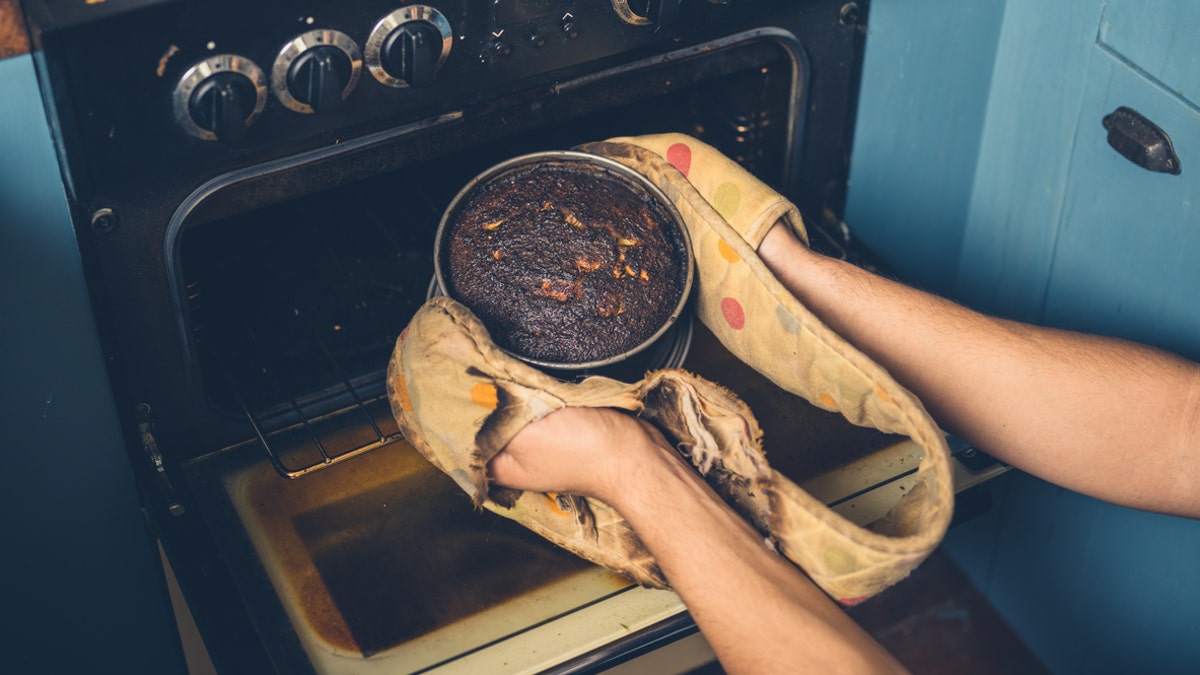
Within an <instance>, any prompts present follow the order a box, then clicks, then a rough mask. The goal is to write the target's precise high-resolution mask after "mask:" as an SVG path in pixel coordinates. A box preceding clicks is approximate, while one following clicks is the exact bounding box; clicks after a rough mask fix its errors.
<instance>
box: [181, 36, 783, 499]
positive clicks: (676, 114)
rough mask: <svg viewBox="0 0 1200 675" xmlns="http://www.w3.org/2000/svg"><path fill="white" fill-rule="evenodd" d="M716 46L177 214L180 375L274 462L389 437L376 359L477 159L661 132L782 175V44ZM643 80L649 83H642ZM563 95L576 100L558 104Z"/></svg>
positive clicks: (416, 292) (382, 356)
mask: <svg viewBox="0 0 1200 675" xmlns="http://www.w3.org/2000/svg"><path fill="white" fill-rule="evenodd" d="M730 51H731V52H732V53H733V56H734V57H735V58H733V59H726V60H724V61H723V62H722V65H723V66H724V67H725V68H728V67H729V61H733V62H734V63H736V64H738V66H739V67H737V69H736V72H732V73H730V72H725V73H724V74H721V73H720V72H719V71H718V72H716V73H714V72H709V69H708V68H705V67H701V68H695V67H694V66H696V65H697V64H703V63H706V62H709V61H711V59H709V60H707V61H706V60H692V61H690V62H688V63H687V64H672V65H670V66H666V67H663V68H656V69H650V70H647V71H645V72H641V73H638V74H637V75H636V76H623V77H622V78H621V80H620V83H619V84H615V85H614V84H609V85H607V87H608V88H603V87H601V88H598V90H597V91H589V92H586V93H585V94H583V95H581V96H578V97H572V96H563V97H559V98H560V99H564V100H559V101H557V103H558V104H559V107H560V108H562V109H564V110H562V112H557V111H556V112H555V113H553V114H550V115H548V116H550V117H554V118H555V119H552V120H550V121H548V122H547V123H545V124H539V125H538V126H536V127H535V128H533V129H530V130H522V129H521V127H522V126H523V125H528V124H529V120H528V119H525V120H524V121H518V120H517V119H514V118H517V117H524V116H517V115H506V114H505V112H504V111H502V110H501V111H498V112H493V113H491V114H490V115H488V116H486V117H485V118H484V120H483V121H482V122H476V125H477V126H478V125H480V124H482V125H483V126H486V127H487V128H488V130H489V132H490V133H489V134H488V136H489V140H488V141H486V142H482V143H477V144H473V145H471V146H470V147H468V148H465V149H463V150H461V151H458V152H454V153H453V154H448V155H446V156H442V157H438V158H435V159H432V160H430V161H427V162H423V163H421V164H418V165H415V166H407V167H404V168H401V169H399V170H397V171H392V172H388V173H383V174H379V175H374V176H370V177H368V178H366V179H363V180H358V181H354V182H351V183H349V184H345V185H340V186H337V187H333V188H330V189H327V190H324V191H320V192H317V193H313V194H301V195H298V196H295V197H292V198H289V199H285V200H282V201H278V202H277V203H274V204H271V205H269V206H266V207H263V208H258V209H254V210H251V211H246V212H236V213H233V214H232V215H228V216H225V217H221V218H218V219H215V220H212V221H210V222H203V223H197V222H191V221H185V223H184V226H183V228H182V233H181V235H180V237H179V243H178V249H177V250H178V260H179V271H180V276H181V278H182V282H181V283H180V285H179V288H181V289H182V290H183V292H184V295H185V298H184V299H183V300H181V301H180V303H179V304H180V306H181V307H182V308H183V310H184V314H185V325H186V327H187V331H188V338H189V343H190V344H191V346H192V348H191V349H190V350H189V354H190V356H191V358H192V359H193V364H192V365H193V367H192V369H191V371H192V373H193V376H194V377H193V382H194V387H195V389H196V390H197V391H199V392H202V398H203V399H204V400H205V401H207V402H208V404H209V405H210V406H211V407H212V408H213V409H214V410H216V411H219V412H220V413H221V414H223V415H225V416H229V417H234V418H238V419H245V420H246V421H247V422H249V423H250V424H251V426H252V428H253V429H254V431H255V436H256V439H257V440H258V442H259V443H260V444H262V445H263V446H264V447H265V448H267V450H268V452H269V454H270V456H271V457H272V459H273V460H274V461H275V462H276V464H277V468H279V469H280V470H281V472H284V473H285V474H287V475H292V476H295V475H302V474H303V473H307V472H308V471H311V470H314V469H315V468H317V467H320V466H324V465H325V464H326V463H327V462H328V461H329V460H336V459H338V458H348V457H349V456H353V455H355V454H357V453H359V452H362V451H364V450H366V449H372V448H375V447H378V446H379V445H381V444H382V443H384V442H386V441H388V440H390V439H392V438H393V437H394V436H395V433H396V430H395V426H394V424H392V423H391V422H390V412H389V411H388V410H387V406H386V402H380V399H379V396H380V394H381V393H382V386H383V379H382V371H381V367H382V366H384V365H385V364H386V363H387V359H388V356H389V355H390V352H391V348H392V345H393V343H394V341H395V339H396V336H397V335H399V333H400V331H401V330H403V328H404V326H405V325H406V324H407V322H408V320H409V318H410V317H411V316H412V315H413V313H414V312H415V311H416V309H417V308H418V307H420V305H421V304H422V303H423V302H424V300H425V299H426V296H427V294H428V293H429V292H430V288H431V281H432V280H433V274H434V272H433V260H432V250H433V240H434V234H435V232H436V229H437V225H438V221H439V219H440V217H441V214H442V212H443V210H444V209H445V208H446V206H447V204H448V203H449V202H450V200H451V199H452V198H453V196H454V195H455V194H456V193H457V192H458V190H460V189H461V188H462V186H464V185H465V184H466V183H467V182H468V181H470V180H471V179H472V178H473V177H474V176H475V175H477V174H478V173H480V172H481V171H483V170H484V169H486V168H488V167H489V166H491V165H493V164H496V163H498V162H500V161H502V160H505V159H509V158H511V157H513V156H515V155H517V154H523V153H527V152H535V151H540V150H553V149H567V148H570V147H572V146H574V145H577V144H579V143H583V142H587V141H594V140H600V139H604V138H609V137H612V136H618V135H638V134H647V133H662V132H669V131H677V132H684V133H688V134H691V135H694V136H697V137H699V138H701V139H703V140H706V141H708V142H709V143H711V144H713V145H715V146H716V147H718V148H720V149H722V150H723V151H725V152H726V153H727V154H729V155H730V156H732V157H735V158H737V159H739V161H741V162H742V163H743V164H744V165H745V166H747V167H748V168H750V169H751V170H752V171H754V172H755V173H756V174H757V175H758V176H760V177H761V178H762V179H763V180H765V181H767V182H768V183H772V184H774V185H776V186H778V187H779V188H780V189H783V186H782V182H783V181H784V180H785V175H786V171H787V166H786V161H787V157H788V154H789V153H788V147H789V142H790V138H789V137H788V126H789V122H790V117H791V116H792V114H793V108H792V106H793V97H792V91H793V87H794V84H795V78H796V77H797V73H796V66H795V63H794V60H793V57H792V56H791V55H790V54H789V53H788V52H787V51H786V50H784V49H782V48H781V47H779V46H778V45H775V44H774V43H772V42H770V41H765V42H760V43H754V44H752V45H750V46H743V47H740V48H734V49H731V50H730ZM664 71H665V72H664ZM650 83H656V84H653V85H651V84H650ZM664 83H665V84H664ZM649 86H655V87H656V88H657V89H658V91H653V92H647V91H644V90H642V88H643V87H649ZM572 108H578V109H584V110H587V111H588V112H586V113H583V114H575V115H571V114H570V112H571V109H572ZM463 135H468V136H469V135H470V132H469V131H465V132H464V133H463ZM220 198H221V194H220V193H218V194H217V195H215V196H214V197H212V198H210V200H214V201H215V200H219V199H220ZM202 206H203V207H204V208H203V209H198V211H205V210H207V211H225V210H229V209H228V208H222V206H220V205H213V204H203V205H202ZM640 356H641V358H635V359H633V360H631V361H628V362H625V363H622V364H619V365H617V366H611V367H609V368H607V369H601V370H599V371H595V373H598V374H604V375H609V376H613V377H617V378H618V379H628V378H631V377H632V378H634V379H638V378H640V377H641V374H642V373H643V372H644V371H645V370H646V369H648V368H651V367H654V366H655V365H656V364H655V363H654V361H655V359H656V358H658V357H659V356H660V355H658V354H656V353H654V352H653V351H648V352H645V353H643V354H642V355H640ZM595 373H588V374H595Z"/></svg>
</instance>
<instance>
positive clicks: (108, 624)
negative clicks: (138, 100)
mask: <svg viewBox="0 0 1200 675" xmlns="http://www.w3.org/2000/svg"><path fill="white" fill-rule="evenodd" d="M0 91H2V92H4V94H3V96H0V157H3V160H0V209H2V211H0V325H2V326H3V328H2V329H0V428H2V429H4V447H3V463H4V469H3V475H4V478H3V484H4V488H3V491H2V494H3V496H2V497H0V507H2V510H3V513H4V514H5V523H6V524H5V526H4V545H3V548H4V554H3V555H0V578H3V579H5V588H6V591H5V594H4V612H5V615H6V616H5V620H4V628H3V631H4V643H5V644H6V645H10V647H9V648H8V649H6V650H5V652H6V653H5V655H4V661H3V664H4V665H3V668H4V670H6V671H8V672H48V671H55V672H106V671H112V672H116V671H120V672H144V673H167V674H169V673H183V672H185V668H184V662H183V657H182V653H181V651H180V649H179V646H178V645H179V639H178V637H177V634H176V631H175V623H174V619H173V617H172V614H171V609H170V605H169V600H168V597H167V593H166V585H165V582H164V579H163V571H162V568H161V566H160V564H159V562H158V555H157V553H156V551H155V548H154V543H153V539H152V537H151V536H150V533H149V532H148V530H147V527H146V524H145V520H144V519H143V517H142V514H141V511H140V505H139V502H138V498H137V491H136V488H135V486H134V480H133V474H132V471H131V470H130V465H129V459H128V456H127V454H126V452H125V450H124V448H123V443H122V438H121V433H120V430H119V428H118V425H117V422H116V415H115V410H114V404H113V400H112V394H111V393H110V389H109V385H108V378H107V374H106V373H105V371H104V360H103V357H102V355H101V352H100V346H99V340H98V337H97V335H96V329H95V325H94V323H93V319H92V312H91V305H90V302H89V300H88V294H87V290H86V288H85V286H84V282H83V272H82V269H81V267H80V261H79V251H78V249H77V247H76V243H75V235H74V231H73V229H72V226H71V220H70V217H69V215H68V207H67V201H66V195H65V194H64V193H63V185H62V178H61V176H60V174H59V170H58V164H57V161H56V159H55V154H54V151H53V147H52V144H51V140H50V132H49V129H48V127H47V123H46V117H45V113H44V112H43V108H42V103H41V98H40V95H39V93H38V87H37V79H36V77H35V75H34V69H33V62H32V57H31V56H28V55H25V56H19V57H15V58H10V59H6V60H0Z"/></svg>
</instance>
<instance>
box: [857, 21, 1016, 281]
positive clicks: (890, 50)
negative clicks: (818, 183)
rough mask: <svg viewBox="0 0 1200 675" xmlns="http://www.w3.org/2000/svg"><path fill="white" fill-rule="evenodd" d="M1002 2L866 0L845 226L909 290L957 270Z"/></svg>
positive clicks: (949, 277)
mask: <svg viewBox="0 0 1200 675" xmlns="http://www.w3.org/2000/svg"><path fill="white" fill-rule="evenodd" d="M1003 10H1004V0H972V1H971V2H955V1H953V0H936V1H928V0H927V1H924V2H908V1H904V0H875V1H874V2H872V3H871V13H870V14H871V15H870V29H869V33H868V37H867V53H866V61H865V63H864V66H863V82H864V86H863V88H862V93H861V98H860V101H859V111H858V127H857V130H856V132H855V138H854V155H853V161H852V162H851V164H850V188H849V197H848V200H847V206H846V222H847V223H849V225H850V227H851V229H852V230H853V231H854V233H855V235H857V236H858V237H859V238H860V239H861V240H862V241H863V242H865V243H866V244H867V245H868V246H869V247H870V248H871V249H873V250H874V251H876V252H877V253H879V254H881V255H882V256H884V258H885V259H887V260H888V261H889V262H891V263H892V264H893V266H894V268H895V270H896V272H897V273H898V274H900V275H901V276H903V277H904V278H905V279H906V280H907V281H909V282H910V283H915V284H917V285H920V286H923V287H925V288H928V289H931V290H937V291H944V290H945V289H948V288H951V287H952V285H953V283H954V279H955V275H956V273H957V271H958V252H959V249H960V247H961V243H962V236H963V221H964V219H965V218H966V212H967V206H968V201H969V199H970V196H971V185H972V181H973V179H974V175H975V165H976V157H977V155H978V151H979V141H980V135H981V132H982V129H983V118H984V110H985V106H986V104H987V95H988V88H989V86H990V83H991V78H992V67H993V61H994V59H995V54H996V41H997V40H998V39H999V35H1000V25H1001V16H1002V13H1003Z"/></svg>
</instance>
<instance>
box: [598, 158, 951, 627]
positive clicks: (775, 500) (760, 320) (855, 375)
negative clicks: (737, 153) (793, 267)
mask: <svg viewBox="0 0 1200 675" xmlns="http://www.w3.org/2000/svg"><path fill="white" fill-rule="evenodd" d="M577 149H578V150H582V151H584V152H590V153H593V154H597V155H602V156H605V157H609V158H611V159H614V160H617V161H619V162H621V163H623V164H625V165H626V166H629V167H630V168H632V169H634V170H636V171H638V172H640V173H642V174H643V175H645V176H646V177H647V178H649V179H650V180H651V181H652V182H654V183H655V184H656V185H658V186H659V188H661V189H662V190H663V192H664V193H665V194H666V195H667V197H668V198H669V199H671V201H672V202H674V203H675V206H676V207H677V208H678V210H679V212H680V214H681V215H682V216H683V219H684V220H685V221H686V223H687V226H688V230H689V232H690V234H691V238H692V246H693V249H694V253H695V258H696V265H697V276H696V284H695V290H694V306H695V308H696V313H697V315H698V316H699V317H700V320H701V321H702V322H703V323H704V324H705V326H707V327H708V328H709V329H710V330H711V331H712V332H713V333H714V334H715V335H716V336H717V338H718V339H719V340H720V341H721V342H722V344H724V345H725V347H726V348H727V349H728V350H729V351H730V352H731V353H733V354H734V355H735V356H737V357H738V358H739V359H741V360H742V361H743V362H745V363H747V364H748V365H750V366H751V367H753V368H754V369H755V370H757V371H758V372H760V373H762V374H763V375H765V376H766V377H767V378H769V379H770V380H771V381H772V382H774V383H775V384H776V385H778V386H779V387H781V388H783V389H785V390H787V391H789V392H792V393H794V394H796V395H798V396H801V397H803V398H804V399H806V400H807V401H809V402H811V403H812V404H813V405H815V406H818V407H820V408H823V409H826V410H833V411H838V412H840V413H841V414H842V415H843V416H845V417H846V419H848V420H849V421H850V422H852V423H854V424H857V425H860V426H866V427H872V428H875V429H878V430H880V431H883V432H886V433H891V434H901V435H904V436H908V437H909V438H911V439H913V440H914V441H916V442H917V444H918V445H920V446H921V448H922V449H923V450H924V456H923V458H922V460H921V462H920V464H919V468H918V470H917V475H916V481H917V482H916V485H914V486H913V488H912V489H911V490H910V491H909V493H908V494H907V495H905V496H904V498H902V499H901V500H900V501H899V503H898V504H896V506H895V507H893V508H892V510H891V511H890V512H889V513H888V514H887V515H886V516H885V517H884V518H883V519H881V520H880V521H877V522H876V523H873V524H872V526H871V529H870V530H867V529H864V528H861V527H859V526H857V525H855V524H853V523H851V522H849V521H847V520H845V519H843V518H842V517H841V516H838V515H837V514H835V513H834V512H833V511H831V510H830V509H829V508H827V507H826V506H825V505H824V504H821V503H820V502H818V501H817V500H815V499H814V498H812V497H811V496H810V495H808V494H807V493H805V492H804V491H803V490H801V489H800V488H798V487H797V486H796V485H795V484H793V483H792V482H791V481H790V480H787V479H786V478H784V477H782V476H778V475H776V479H775V481H774V486H775V489H774V491H773V493H772V503H771V507H770V508H771V513H770V518H769V521H770V527H769V531H768V533H769V535H770V536H771V537H773V538H774V539H775V540H776V541H777V542H778V547H779V550H780V552H782V553H783V554H784V555H786V556H787V557H788V558H789V559H791V560H792V561H793V562H795V563H796V564H798V565H799V566H800V567H801V568H803V569H804V570H805V571H806V572H807V573H808V574H809V576H811V577H812V578H813V580H814V581H816V582H817V584H819V585H820V586H821V587H822V588H823V589H825V590H826V591H827V592H828V593H829V594H830V595H832V596H833V597H834V598H835V599H837V600H838V601H840V602H842V603H843V604H854V603H855V602H858V601H861V600H862V599H865V598H866V597H869V596H871V595H873V594H875V593H877V592H879V591H881V590H883V589H884V588H886V587H887V586H889V585H891V584H893V583H895V582H896V581H898V580H900V579H902V578H904V577H905V576H907V574H908V573H909V572H910V571H911V570H912V569H913V568H914V567H916V566H917V565H918V564H920V562H921V561H922V560H924V558H925V557H926V556H927V555H928V554H929V553H930V552H931V551H932V550H933V549H934V548H935V547H936V546H937V544H938V543H939V542H940V541H941V538H942V536H943V535H944V534H945V531H946V528H947V526H948V525H949V522H950V516H951V512H952V510H953V501H954V494H953V486H952V479H951V472H950V460H949V457H950V453H949V449H948V448H947V445H946V439H945V436H944V434H943V433H942V432H941V431H940V430H939V429H938V427H937V425H936V424H934V422H933V420H932V419H931V418H930V417H929V415H928V413H927V412H926V411H925V409H924V407H923V406H922V405H921V403H920V402H919V401H918V400H917V399H916V397H915V396H913V395H912V394H911V393H909V392H908V391H907V390H906V389H904V388H903V387H901V386H900V385H899V384H897V383H896V382H895V381H894V380H893V379H892V378H891V376H890V375H889V374H888V373H887V372H886V371H885V370H884V369H883V368H882V367H881V366H879V365H878V364H876V363H875V362H874V361H872V360H871V359H870V358H868V357H867V356H866V355H864V354H863V353H861V352H859V351H858V350H857V349H855V348H854V347H853V346H851V345H850V344H849V343H847V342H846V341H845V340H844V339H842V338H841V337H840V336H839V335H837V334H836V333H835V332H833V331H832V330H831V329H830V328H828V327H827V326H825V325H824V324H823V323H821V321H820V320H819V319H818V318H817V317H816V316H815V315H813V314H812V313H811V312H810V311H809V310H808V309H807V308H806V307H804V305H802V304H801V303H800V302H799V301H798V300H797V299H796V298H795V297H794V296H792V295H791V293H789V292H788V291H787V289H786V288H784V287H783V285H782V284H780V282H779V281H778V280H777V279H776V278H775V276H774V275H773V274H772V273H771V272H770V270H768V269H767V267H766V265H765V264H764V263H763V262H762V260H761V259H760V258H759V257H758V255H757V253H756V252H755V251H756V249H757V247H758V245H759V244H760V243H761V242H762V239H763V238H764V237H765V236H766V233H767V231H768V230H769V229H770V228H771V226H772V225H774V224H775V222H777V221H782V222H783V223H785V224H786V225H787V226H789V227H790V228H791V229H792V231H793V232H794V233H795V234H796V236H797V237H799V238H800V239H801V241H804V242H806V243H807V236H806V234H805V231H804V224H803V221H802V220H801V217H800V213H799V211H798V210H797V209H796V207H795V206H794V205H792V204H791V203H790V202H788V201H787V200H786V199H785V198H784V197H782V196H781V195H779V194H778V193H777V192H775V191H774V190H772V189H771V188H770V187H768V186H767V185H765V184H763V183H762V182H761V181H759V180H758V179H756V178H755V177H754V176H752V175H750V174H749V173H748V172H746V171H745V170H744V169H742V168H741V167H740V166H738V165H737V164H736V163H735V162H733V161H732V160H730V159H728V158H727V157H725V156H724V155H722V154H721V153H720V152H718V151H717V150H715V149H714V148H712V147H710V146H708V145H705V144H704V143H701V142H700V141H698V140H696V139H694V138H691V137H688V136H684V135H680V134H664V135H657V136H642V137H637V138H617V139H611V140H609V141H605V142H602V143H589V144H586V145H583V146H580V147H579V148H577Z"/></svg>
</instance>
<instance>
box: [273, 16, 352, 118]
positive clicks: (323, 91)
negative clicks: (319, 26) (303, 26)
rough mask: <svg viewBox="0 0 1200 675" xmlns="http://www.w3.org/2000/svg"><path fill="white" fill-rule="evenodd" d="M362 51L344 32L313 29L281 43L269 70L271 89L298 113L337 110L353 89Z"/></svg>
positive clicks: (281, 100)
mask: <svg viewBox="0 0 1200 675" xmlns="http://www.w3.org/2000/svg"><path fill="white" fill-rule="evenodd" d="M361 71H362V53H361V52H360V51H359V50H358V45H357V44H355V42H354V40H351V39H350V37H349V36H348V35H346V34H345V33H341V32H338V31H336V30H313V31H309V32H307V33H305V34H303V35H300V36H297V37H296V38H294V39H292V41H291V42H288V43H287V44H286V45H284V46H283V49H281V50H280V51H279V56H277V57H275V66H274V67H273V68H272V69H271V90H272V91H273V92H275V97H276V98H278V99H279V102H280V103H282V104H283V105H285V106H287V107H288V108H290V109H291V110H295V111H296V112H300V113H314V112H315V113H322V112H330V111H333V110H337V109H338V108H340V107H342V102H343V101H345V100H346V97H347V96H349V95H350V92H351V91H353V90H354V85H355V84H357V83H358V75H359V73H360V72H361Z"/></svg>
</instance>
